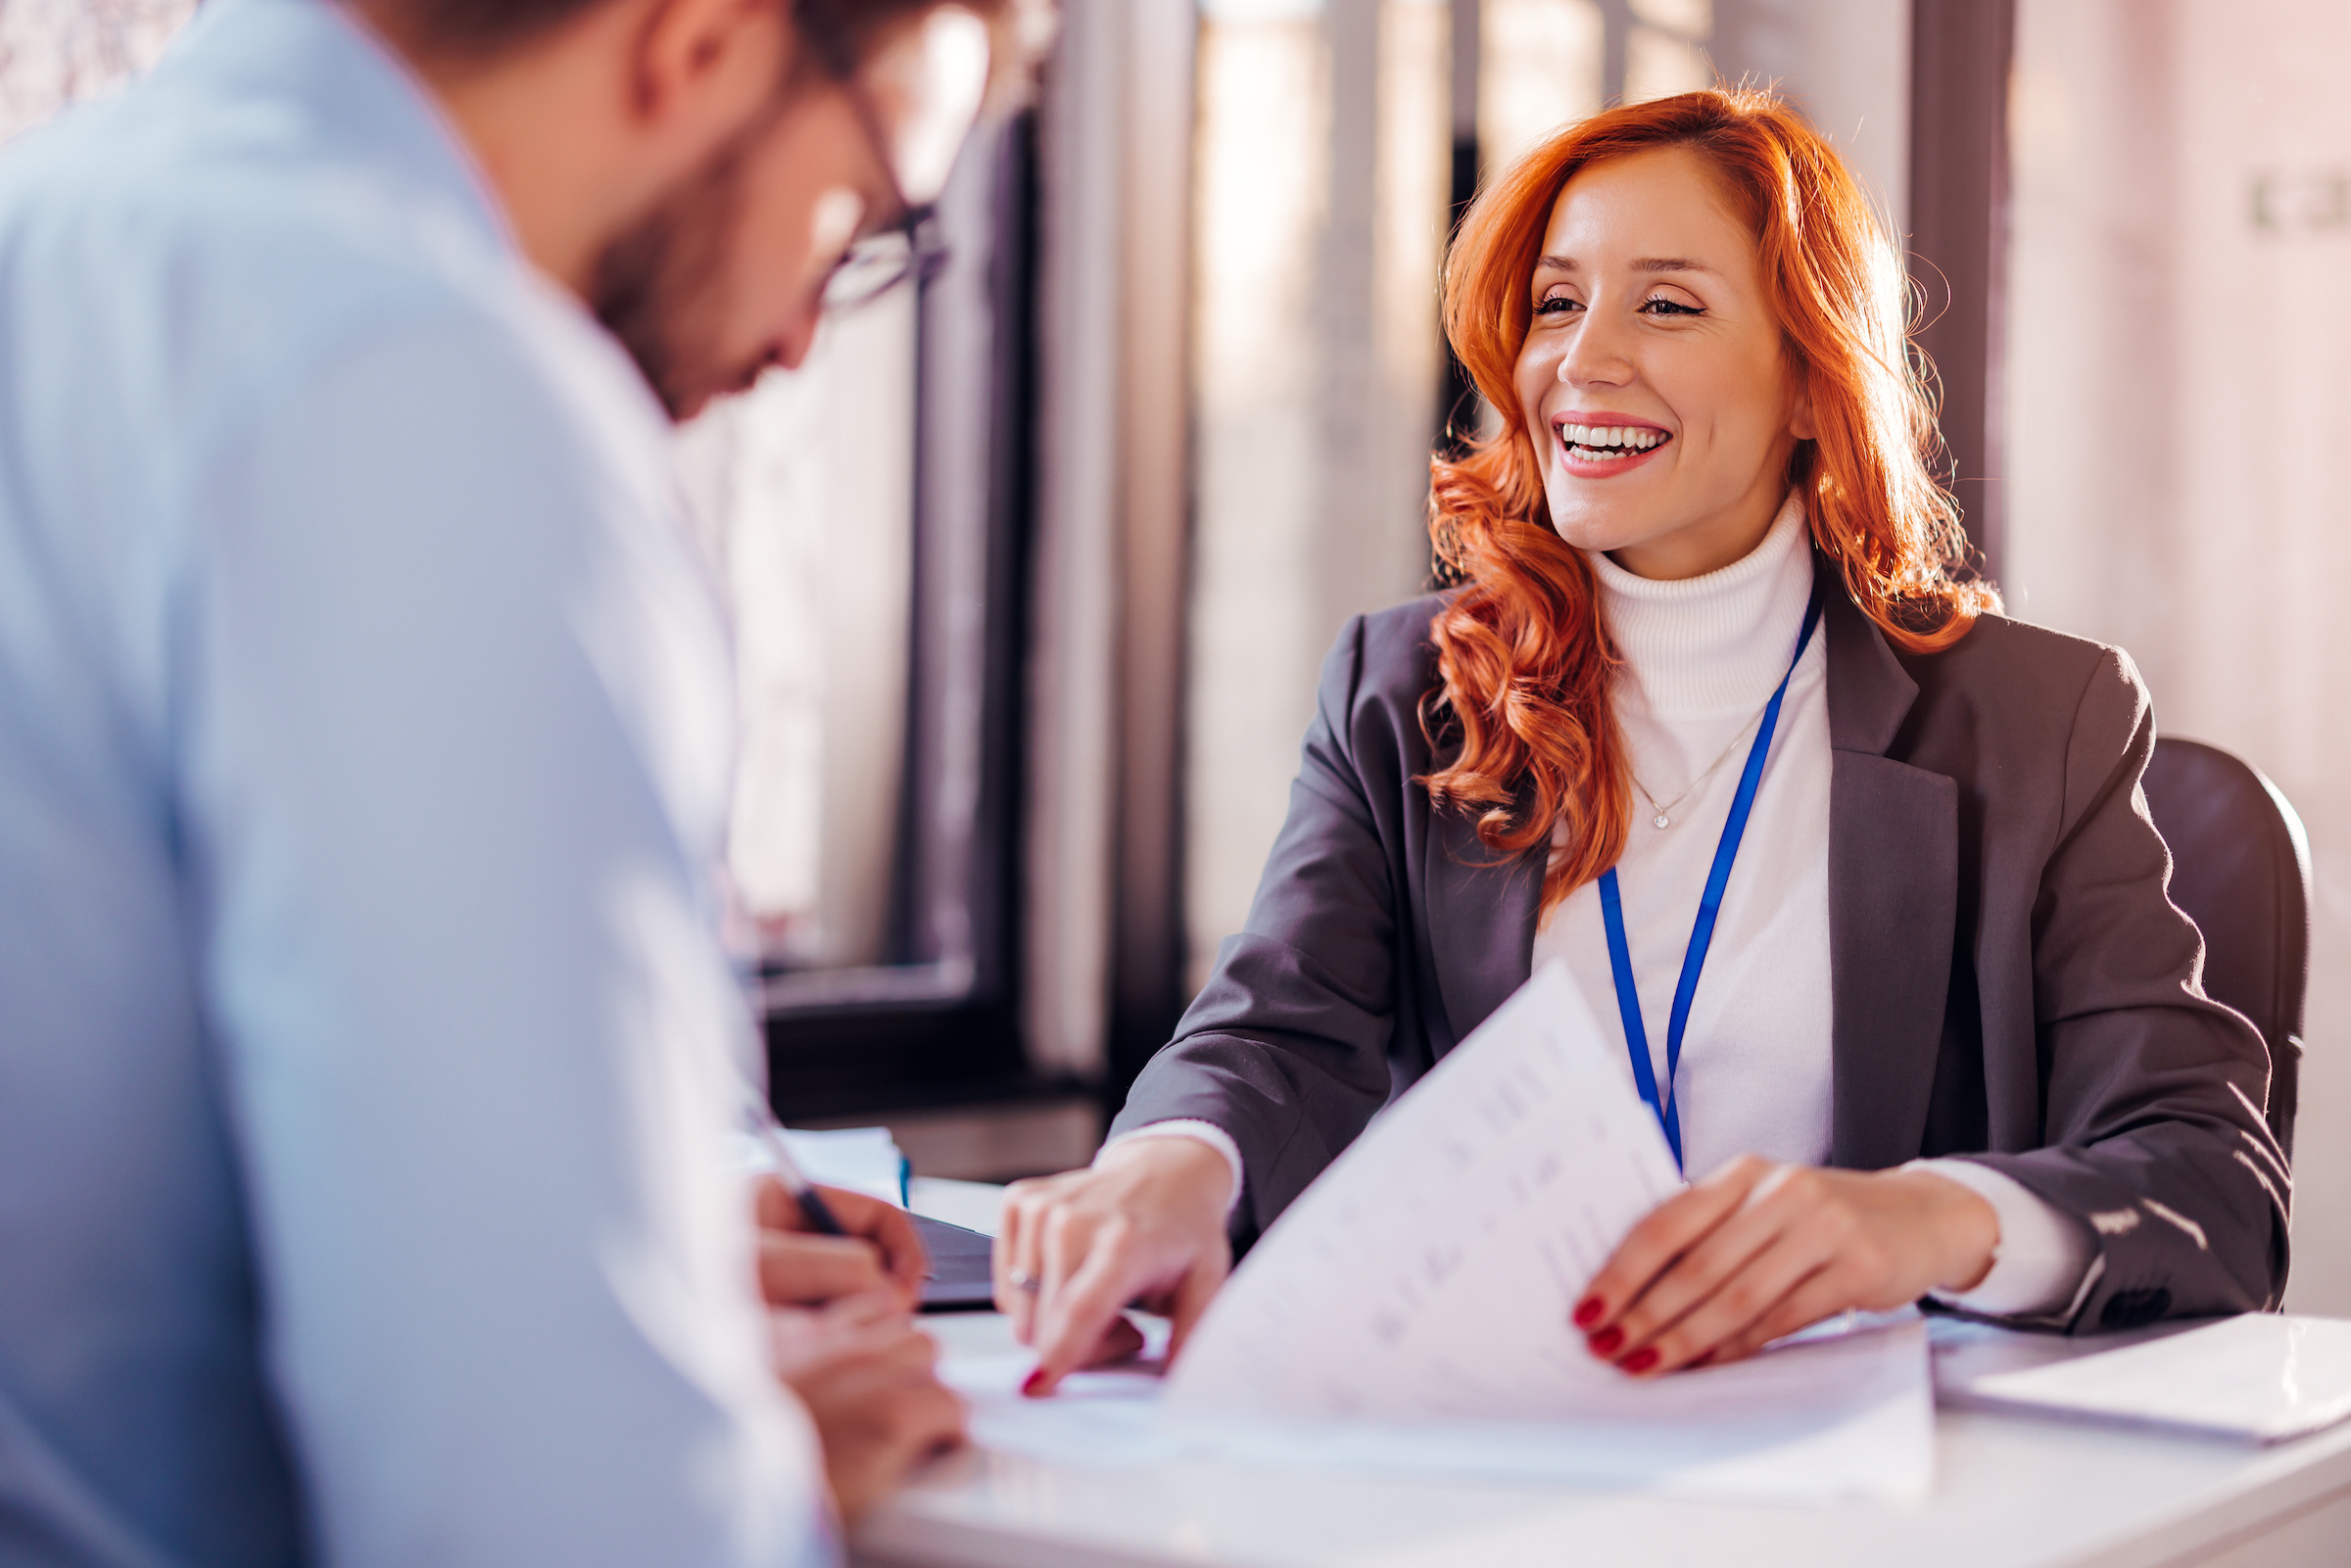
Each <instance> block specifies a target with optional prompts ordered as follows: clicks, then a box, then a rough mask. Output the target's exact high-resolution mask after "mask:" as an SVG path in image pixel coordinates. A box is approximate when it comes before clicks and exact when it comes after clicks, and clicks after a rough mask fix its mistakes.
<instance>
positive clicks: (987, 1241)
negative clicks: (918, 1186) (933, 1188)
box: [906, 1212, 996, 1312]
mask: <svg viewBox="0 0 2351 1568" xmlns="http://www.w3.org/2000/svg"><path fill="white" fill-rule="evenodd" d="M906 1217H907V1218H909V1219H911V1220H913V1221H914V1228H915V1231H916V1233H917V1234H919V1235H920V1236H921V1237H922V1238H923V1251H924V1252H926V1253H927V1254H929V1255H930V1259H931V1272H930V1273H929V1274H928V1275H926V1276H925V1277H924V1280H923V1310H924V1311H926V1312H972V1311H983V1310H985V1309H986V1308H988V1307H994V1306H995V1305H996V1288H995V1279H994V1264H993V1258H994V1248H995V1241H994V1239H993V1238H992V1237H988V1236H984V1235H982V1234H981V1233H980V1232H979V1231H976V1230H966V1229H964V1228H963V1227H962V1226H961V1225H950V1224H948V1223H947V1222H946V1221H945V1220H943V1219H933V1218H932V1217H931V1216H930V1215H929V1214H918V1213H914V1212H908V1214H907V1216H906Z"/></svg>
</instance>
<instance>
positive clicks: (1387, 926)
mask: <svg viewBox="0 0 2351 1568" xmlns="http://www.w3.org/2000/svg"><path fill="white" fill-rule="evenodd" d="M1364 648H1365V623H1364V620H1363V618H1362V617H1361V616H1358V617H1356V618H1355V619H1353V620H1351V621H1349V622H1348V623H1347V626H1346V627H1345V628H1344V629H1343V630H1342V631H1341V632H1340V634H1339V640H1338V642H1337V645H1336V646H1334V647H1333V648H1332V649H1331V651H1330V655H1329V657H1328V658H1327V659H1325V660H1324V662H1323V666H1322V677H1321V683H1320V687H1319V691H1318V694H1317V699H1316V710H1315V717H1314V721H1313V723H1312V724H1311V725H1310V727H1309V728H1308V730H1307V736H1306V742H1305V746H1304V751H1303V755H1302V757H1301V758H1300V762H1299V768H1298V777H1297V779H1296V781H1295V782H1294V783H1292V784H1291V785H1290V810H1289V817H1288V820H1287V821H1286V822H1284V824H1283V825H1282V830H1281V834H1280V836H1279V837H1278V838H1276V839H1275V840H1274V843H1273V850H1272V853H1271V856H1270V857H1269V858H1268V860H1267V862H1266V871H1265V876H1264V879H1262V880H1261V881H1260V882H1259V884H1258V890H1257V897H1256V899H1255V901H1254V902H1253V903H1252V904H1251V906H1250V910H1249V919H1248V924H1247V925H1246V926H1245V927H1243V928H1242V930H1241V932H1240V933H1239V934H1238V935H1236V936H1230V937H1227V938H1226V939H1225V940H1224V942H1223V945H1222V946H1221V947H1220V948H1219V949H1218V953H1217V964H1216V968H1215V970H1214V971H1213V972H1212V973H1211V974H1210V976H1209V980H1208V984H1207V985H1206V986H1205V987H1203V988H1202V990H1201V992H1200V994H1199V995H1198V996H1197V997H1196V998H1195V999H1194V1000H1193V1002H1192V1005H1191V1007H1190V1008H1189V1009H1187V1010H1186V1011H1185V1013H1184V1015H1183V1018H1182V1020H1181V1022H1178V1023H1177V1024H1176V1035H1175V1038H1174V1039H1173V1040H1172V1041H1171V1042H1170V1043H1169V1044H1168V1045H1166V1046H1164V1047H1162V1048H1161V1049H1160V1051H1159V1053H1158V1054H1157V1055H1156V1056H1154V1057H1153V1058H1152V1059H1151V1061H1150V1062H1149V1063H1148V1064H1147V1065H1146V1066H1145V1067H1144V1069H1143V1070H1142V1073H1141V1075H1140V1076H1138V1077H1137V1078H1136V1079H1135V1082H1134V1086H1133V1088H1132V1089H1130V1090H1129V1091H1128V1097H1127V1105H1126V1109H1124V1110H1123V1111H1121V1112H1120V1113H1119V1116H1118V1118H1117V1119H1116V1120H1115V1121H1114V1122H1113V1123H1112V1124H1111V1129H1110V1131H1111V1136H1113V1137H1116V1136H1117V1135H1118V1134H1120V1133H1122V1132H1128V1131H1132V1130H1133V1129H1135V1128H1137V1127H1143V1126H1148V1125H1150V1124H1151V1123H1153V1122H1159V1121H1171V1120H1176V1119H1188V1120H1198V1121H1205V1122H1208V1123H1209V1124H1211V1125H1213V1126H1216V1127H1220V1128H1223V1131H1224V1132H1225V1133H1226V1134H1227V1135H1228V1136H1230V1137H1231V1139H1232V1141H1233V1143H1234V1145H1235V1146H1236V1147H1237V1148H1238V1149H1239V1150H1240V1154H1241V1162H1242V1166H1243V1174H1242V1192H1241V1201H1240V1203H1238V1204H1237V1205H1235V1206H1234V1209H1233V1221H1232V1222H1233V1228H1234V1232H1235V1235H1236V1237H1239V1238H1242V1239H1246V1238H1248V1237H1250V1236H1254V1235H1256V1234H1257V1233H1259V1232H1261V1231H1263V1230H1264V1229H1265V1227H1266V1226H1268V1225H1270V1224H1271V1223H1272V1221H1273V1218H1274V1216H1276V1215H1278V1214H1279V1213H1280V1212H1281V1211H1282V1210H1283V1209H1285V1208H1287V1207H1288V1206H1289V1204H1290V1201H1291V1200H1292V1199H1294V1198H1296V1197H1297V1196H1298V1194H1300V1193H1301V1192H1303V1191H1305V1190H1306V1187H1307V1185H1308V1183H1310V1182H1312V1181H1313V1180H1314V1179H1315V1178H1316V1177H1317V1176H1318V1175H1319V1174H1321V1172H1322V1170H1323V1168H1324V1167H1325V1166H1327V1165H1328V1164H1330V1162H1331V1161H1333V1160H1335V1159H1336V1158H1338V1155H1339V1153H1340V1152H1341V1151H1342V1150H1344V1149H1345V1148H1346V1147H1347V1145H1348V1144H1350V1143H1352V1142H1353V1141H1354V1140H1355V1138H1356V1135H1357V1134H1358V1133H1360V1132H1362V1131H1363V1130H1364V1127H1365V1125H1366V1124H1367V1122H1369V1121H1370V1119H1371V1117H1372V1115H1373V1113H1375V1112H1377V1111H1378V1110H1379V1109H1380V1107H1381V1106H1383V1105H1385V1104H1386V1103H1387V1099H1388V1082H1389V1079H1388V1063H1387V1058H1388V1043H1389V1039H1390V1036H1391V1035H1392V1034H1393V1032H1394V1029H1395V990H1396V975H1395V964H1396V958H1395V934H1396V926H1397V917H1396V909H1397V897H1398V890H1397V887H1396V885H1395V877H1394V874H1393V872H1392V869H1391V867H1392V862H1391V858H1390V854H1389V848H1388V839H1389V837H1390V835H1391V834H1392V832H1393V829H1394V824H1393V822H1392V821H1391V822H1389V823H1387V824H1385V825H1384V827H1385V828H1386V830H1387V832H1383V823H1382V821H1381V818H1380V815H1379V813H1377V812H1376V811H1375V810H1374V809H1373V806H1372V801H1373V800H1374V799H1375V798H1380V797H1381V796H1382V795H1384V796H1385V798H1386V799H1389V800H1393V799H1394V798H1396V796H1395V793H1394V792H1393V791H1384V790H1383V791H1376V792H1375V791H1373V790H1372V789H1369V788H1367V781H1366V779H1365V777H1364V770H1363V769H1362V768H1361V767H1360V766H1359V764H1358V759H1359V757H1368V758H1372V759H1377V760H1376V761H1375V762H1374V766H1375V767H1377V766H1379V765H1380V764H1382V763H1384V765H1385V769H1386V770H1387V771H1389V772H1394V771H1397V769H1398V767H1399V763H1398V761H1397V759H1398V758H1399V757H1400V756H1401V755H1402V750H1401V747H1400V744H1399V742H1400V741H1401V739H1402V737H1401V736H1395V735H1393V734H1391V733H1389V732H1391V731H1393V729H1394V725H1395V721H1394V718H1393V716H1392V715H1390V714H1389V713H1387V711H1386V710H1385V708H1384V705H1381V704H1376V703H1359V701H1358V697H1359V694H1360V689H1361V686H1362V683H1363V674H1364V662H1365V654H1364Z"/></svg>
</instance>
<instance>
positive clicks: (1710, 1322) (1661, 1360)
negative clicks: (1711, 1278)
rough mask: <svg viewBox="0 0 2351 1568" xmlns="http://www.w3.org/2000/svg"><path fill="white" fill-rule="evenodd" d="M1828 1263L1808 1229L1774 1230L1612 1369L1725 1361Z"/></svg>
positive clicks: (1654, 1368)
mask: <svg viewBox="0 0 2351 1568" xmlns="http://www.w3.org/2000/svg"><path fill="white" fill-rule="evenodd" d="M1725 1228H1726V1229H1727V1228H1728V1227H1725ZM1832 1260H1833V1259H1832V1258H1831V1257H1830V1249H1828V1248H1827V1247H1825V1246H1823V1245H1821V1244H1820V1242H1819V1240H1818V1238H1817V1236H1816V1235H1815V1234H1814V1233H1813V1232H1812V1231H1811V1230H1810V1229H1808V1228H1806V1227H1802V1226H1798V1227H1795V1228H1792V1229H1775V1230H1774V1231H1772V1232H1771V1234H1770V1236H1769V1238H1768V1240H1767V1241H1766V1243H1765V1245H1763V1246H1762V1247H1761V1248H1759V1249H1757V1250H1756V1251H1755V1252H1754V1253H1752V1254H1751V1255H1750V1256H1749V1257H1748V1258H1747V1259H1745V1261H1744V1262H1742V1263H1741V1264H1740V1266H1739V1267H1738V1268H1736V1269H1733V1270H1731V1271H1730V1272H1729V1273H1728V1274H1726V1275H1724V1276H1723V1277H1722V1278H1721V1279H1719V1280H1718V1281H1716V1282H1715V1284H1714V1286H1713V1288H1712V1289H1711V1290H1709V1291H1708V1292H1707V1293H1706V1294H1705V1295H1704V1296H1703V1298H1702V1299H1701V1300H1699V1301H1698V1302H1697V1303H1696V1304H1694V1305H1693V1306H1692V1307H1691V1308H1690V1309H1689V1310H1688V1311H1686V1312H1684V1313H1683V1314H1682V1315H1681V1316H1680V1317H1679V1318H1677V1319H1675V1320H1674V1321H1672V1322H1671V1323H1668V1324H1666V1325H1665V1326H1664V1327H1662V1328H1660V1329H1658V1330H1656V1331H1655V1333H1653V1334H1651V1335H1650V1336H1648V1338H1647V1339H1646V1340H1645V1341H1644V1342H1642V1343H1641V1344H1639V1345H1637V1346H1628V1348H1627V1350H1625V1351H1624V1352H1622V1353H1620V1354H1618V1356H1617V1358H1616V1364H1617V1365H1619V1366H1621V1367H1623V1368H1624V1369H1625V1370H1626V1371H1628V1372H1632V1373H1635V1374H1641V1373H1655V1372H1671V1371H1674V1370H1676V1369H1677V1368H1680V1367H1684V1366H1688V1365H1691V1364H1692V1363H1694V1362H1699V1361H1704V1362H1707V1363H1708V1364H1711V1363H1712V1362H1714V1361H1719V1360H1722V1359H1725V1353H1726V1350H1727V1347H1728V1345H1729V1344H1730V1343H1731V1342H1732V1341H1734V1340H1736V1339H1739V1338H1742V1337H1744V1336H1746V1335H1749V1334H1751V1333H1752V1332H1754V1330H1755V1329H1756V1327H1757V1326H1758V1325H1759V1324H1761V1323H1764V1322H1765V1321H1767V1320H1769V1319H1770V1318H1771V1317H1772V1314H1774V1313H1775V1312H1777V1311H1778V1310H1779V1309H1780V1308H1781V1307H1782V1306H1783V1305H1784V1304H1785V1303H1786V1302H1787V1301H1788V1300H1789V1298H1790V1297H1791V1296H1792V1295H1794V1294H1795V1293H1797V1292H1798V1291H1799V1290H1800V1289H1802V1288H1804V1287H1805V1286H1806V1285H1807V1284H1808V1283H1809V1282H1810V1281H1812V1280H1814V1279H1816V1278H1818V1277H1819V1276H1820V1275H1821V1274H1822V1273H1823V1272H1824V1271H1826V1270H1827V1269H1828V1268H1829V1266H1830V1264H1831V1262H1832ZM1840 1309H1841V1307H1831V1308H1830V1310H1832V1311H1835V1310H1840ZM1802 1326H1803V1325H1801V1324H1798V1325H1797V1327H1799V1328H1800V1327H1802ZM1788 1332H1792V1330H1791V1331H1788ZM1772 1337H1774V1338H1776V1337H1777V1336H1776V1335H1774V1336H1772ZM1755 1343H1756V1344H1758V1345H1760V1344H1762V1343H1763V1341H1761V1340H1757V1341H1755Z"/></svg>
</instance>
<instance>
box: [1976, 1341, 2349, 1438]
mask: <svg viewBox="0 0 2351 1568" xmlns="http://www.w3.org/2000/svg"><path fill="white" fill-rule="evenodd" d="M1963 1393H1964V1394H1965V1396H1966V1397H1967V1398H1969V1399H1971V1400H1978V1401H1983V1402H1989V1403H1994V1404H2002V1405H2013V1406H2020V1407H2024V1408H2029V1409H2039V1410H2058V1411H2065V1412H2069V1413H2073V1414H2080V1415H2095V1416H2103V1417H2105V1418H2107V1419H2110V1420H2119V1421H2130V1422H2144V1423H2149V1424H2154V1425H2160V1426H2183V1427H2193V1428H2196V1429H2198V1430H2201V1431H2207V1432H2219V1433H2226V1434H2229V1435H2231V1436H2233V1437H2243V1438H2250V1439H2252V1440H2254V1441H2255V1442H2258V1443H2277V1442H2281V1441H2283V1440H2285V1439H2287V1438H2296V1437H2300V1436H2302V1435H2303V1434H2304V1433H2308V1432H2316V1431H2318V1430H2319V1429H2320V1428H2322V1427H2328V1426H2332V1425H2334V1424H2335V1423H2336V1422H2338V1421H2343V1420H2351V1323H2346V1322H2342V1321H2339V1320H2336V1319H2332V1318H2323V1317H2278V1316H2273V1315H2272V1314H2270V1313H2267V1312H2248V1313H2246V1314H2245V1315H2244V1316H2242V1317H2231V1318H2228V1319H2226V1320H2225V1321H2222V1322H2218V1323H2211V1324H2207V1325H2206V1326H2204V1327H2202V1328H2193V1329H2188V1330H2187V1331H2185V1332H2184V1333H2180V1334H2173V1335H2169V1336H2167V1337H2165V1338H2163V1339H2158V1340H2150V1341H2148V1342H2147V1343H2145V1344H2143V1345H2132V1346H2128V1347H2126V1348H2124V1349H2122V1350H2117V1351H2102V1352H2099V1353H2097V1354H2091V1355H2083V1356H2078V1357H2076V1358H2074V1359H2071V1360H2065V1361H2058V1362H2055V1363H2053V1364H2051V1365H2047V1366H2038V1367H2034V1368H2032V1369H2030V1370H2028V1371H2018V1372H1998V1373H1994V1374H1991V1376H1987V1377H1978V1378H1976V1379H1974V1380H1973V1381H1972V1382H1970V1383H1969V1384H1968V1385H1967V1386H1966V1388H1965V1390H1964V1391H1963Z"/></svg>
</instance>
